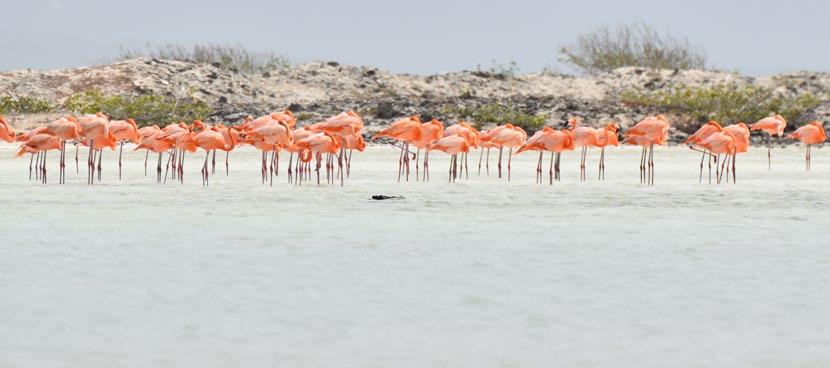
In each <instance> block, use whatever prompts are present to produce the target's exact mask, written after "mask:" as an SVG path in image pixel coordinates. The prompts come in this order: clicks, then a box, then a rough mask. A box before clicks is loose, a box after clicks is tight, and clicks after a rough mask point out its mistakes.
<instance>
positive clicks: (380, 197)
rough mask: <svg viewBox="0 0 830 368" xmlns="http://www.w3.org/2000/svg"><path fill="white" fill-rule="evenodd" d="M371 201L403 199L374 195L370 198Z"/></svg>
mask: <svg viewBox="0 0 830 368" xmlns="http://www.w3.org/2000/svg"><path fill="white" fill-rule="evenodd" d="M372 199H374V200H376V201H383V200H386V199H404V198H403V196H387V195H383V194H376V195H373V196H372Z"/></svg>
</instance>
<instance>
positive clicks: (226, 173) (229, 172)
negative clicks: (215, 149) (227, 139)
mask: <svg viewBox="0 0 830 368" xmlns="http://www.w3.org/2000/svg"><path fill="white" fill-rule="evenodd" d="M230 156H231V151H225V176H228V175H230V174H231V171H230V169H229V168H228V167H229V166H228V159H229V158H230Z"/></svg>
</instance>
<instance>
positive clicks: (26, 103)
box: [0, 95, 53, 114]
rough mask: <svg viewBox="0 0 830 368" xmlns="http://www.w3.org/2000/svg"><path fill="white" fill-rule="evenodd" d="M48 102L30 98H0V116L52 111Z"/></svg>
mask: <svg viewBox="0 0 830 368" xmlns="http://www.w3.org/2000/svg"><path fill="white" fill-rule="evenodd" d="M52 109H53V107H52V105H51V104H49V102H48V101H45V100H40V99H37V98H32V97H19V96H14V97H13V96H8V95H6V96H0V114H33V113H44V112H50V111H52Z"/></svg>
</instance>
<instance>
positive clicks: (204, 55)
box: [118, 44, 291, 73]
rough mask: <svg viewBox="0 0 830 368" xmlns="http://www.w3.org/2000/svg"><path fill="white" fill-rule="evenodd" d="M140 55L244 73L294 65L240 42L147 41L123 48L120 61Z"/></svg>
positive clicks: (282, 57)
mask: <svg viewBox="0 0 830 368" xmlns="http://www.w3.org/2000/svg"><path fill="white" fill-rule="evenodd" d="M138 57H147V58H155V59H167V60H179V61H190V62H194V63H201V64H212V65H215V66H217V67H219V68H222V69H227V70H232V71H238V72H242V73H257V72H266V71H270V70H274V69H281V68H286V67H288V66H290V65H291V64H290V62H289V61H288V58H287V57H285V56H282V55H278V54H275V53H273V52H256V51H251V50H249V49H246V48H245V47H243V46H241V45H219V44H195V45H193V46H192V47H188V46H184V45H180V44H165V45H159V46H153V45H150V44H147V45H145V46H144V47H143V48H122V49H121V53H120V55H119V56H118V58H119V59H121V60H126V59H135V58H138Z"/></svg>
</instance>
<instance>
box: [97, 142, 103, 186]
mask: <svg viewBox="0 0 830 368" xmlns="http://www.w3.org/2000/svg"><path fill="white" fill-rule="evenodd" d="M103 157H104V149H103V148H102V149H100V150H98V182H99V183H100V182H101V161H102V158H103Z"/></svg>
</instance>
